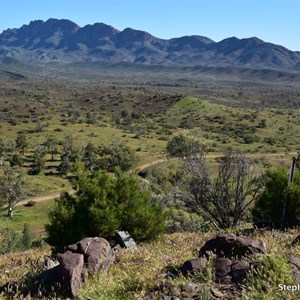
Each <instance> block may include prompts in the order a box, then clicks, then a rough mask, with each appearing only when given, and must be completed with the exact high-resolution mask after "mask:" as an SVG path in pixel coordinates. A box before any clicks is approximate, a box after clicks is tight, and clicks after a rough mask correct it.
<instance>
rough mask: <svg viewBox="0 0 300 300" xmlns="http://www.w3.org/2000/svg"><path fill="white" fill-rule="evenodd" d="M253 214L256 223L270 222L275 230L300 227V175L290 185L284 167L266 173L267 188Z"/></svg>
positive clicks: (256, 204)
mask: <svg viewBox="0 0 300 300" xmlns="http://www.w3.org/2000/svg"><path fill="white" fill-rule="evenodd" d="M252 214H253V217H254V220H255V221H268V222H270V223H272V224H273V226H274V227H275V228H286V227H294V226H299V225H300V173H299V171H296V172H295V178H294V181H293V182H292V183H290V184H288V174H287V170H286V168H284V167H277V168H272V169H269V170H267V171H266V174H265V188H264V190H263V192H262V193H261V194H260V196H259V197H258V199H257V200H256V202H255V205H254V208H253V210H252Z"/></svg>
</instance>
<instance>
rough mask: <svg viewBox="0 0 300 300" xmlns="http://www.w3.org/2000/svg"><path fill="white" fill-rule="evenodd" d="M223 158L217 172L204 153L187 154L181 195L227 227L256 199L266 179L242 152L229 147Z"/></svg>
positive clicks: (179, 195) (195, 207) (243, 213)
mask: <svg viewBox="0 0 300 300" xmlns="http://www.w3.org/2000/svg"><path fill="white" fill-rule="evenodd" d="M219 161H220V162H219V168H218V171H217V174H214V173H213V172H210V170H209V168H208V165H207V163H206V160H205V156H204V155H197V156H192V157H189V158H186V159H185V160H184V166H185V170H186V176H185V180H184V181H183V182H182V185H181V189H180V190H179V191H178V197H179V198H180V199H182V200H183V201H184V203H185V204H186V206H187V207H189V208H192V209H193V210H195V211H197V212H198V213H199V214H201V215H202V216H203V217H204V218H205V219H207V220H209V221H210V222H212V223H213V224H214V225H215V227H217V228H222V229H225V228H230V227H234V226H236V225H237V224H238V222H239V221H241V220H242V218H243V217H244V216H245V213H246V212H247V210H248V208H249V206H250V204H251V203H252V202H253V201H254V200H255V199H256V197H257V195H258V192H259V190H260V188H261V187H262V180H261V177H260V176H258V175H256V174H255V172H257V171H255V169H254V168H253V167H252V166H251V164H250V162H249V160H247V159H246V158H245V157H244V156H243V154H242V153H239V152H234V151H228V152H226V153H225V155H224V156H223V157H221V158H220V159H219Z"/></svg>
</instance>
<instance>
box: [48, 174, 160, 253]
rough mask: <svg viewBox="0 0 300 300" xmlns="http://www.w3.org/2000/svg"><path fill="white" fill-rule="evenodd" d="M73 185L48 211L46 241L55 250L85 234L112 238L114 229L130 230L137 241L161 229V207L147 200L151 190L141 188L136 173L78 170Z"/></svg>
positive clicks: (158, 232) (150, 236) (149, 237)
mask: <svg viewBox="0 0 300 300" xmlns="http://www.w3.org/2000/svg"><path fill="white" fill-rule="evenodd" d="M76 185H77V187H76V190H77V192H76V194H75V195H74V196H73V195H70V194H68V193H64V194H62V195H61V197H60V198H59V199H58V200H57V201H56V206H55V208H54V209H53V210H52V211H51V212H50V213H49V219H50V223H49V224H47V225H46V231H47V233H48V240H47V241H48V243H49V244H50V245H52V246H53V247H54V250H62V248H63V247H64V246H65V245H67V244H70V243H74V242H76V241H78V240H80V239H81V238H83V237H87V236H102V237H104V238H106V239H108V240H113V237H114V235H115V231H116V230H126V231H129V232H130V234H131V235H132V237H133V238H134V239H135V240H136V241H138V242H141V241H147V240H151V239H153V238H156V237H157V236H158V235H159V234H160V233H162V232H164V227H165V225H164V221H165V216H164V212H163V210H162V207H161V206H159V205H153V204H151V203H150V193H149V192H148V191H146V192H144V191H142V189H141V186H140V179H139V178H138V177H136V176H133V175H130V174H126V173H122V172H121V171H120V170H119V169H117V170H116V178H114V177H112V176H111V175H109V174H107V173H106V172H104V171H98V172H95V173H94V174H93V175H92V176H91V177H90V176H88V175H87V173H86V172H85V171H81V172H80V174H79V175H78V180H77V183H76Z"/></svg>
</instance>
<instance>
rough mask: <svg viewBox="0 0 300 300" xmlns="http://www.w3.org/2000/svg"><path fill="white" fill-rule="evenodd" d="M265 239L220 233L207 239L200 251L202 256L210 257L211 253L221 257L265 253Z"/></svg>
mask: <svg viewBox="0 0 300 300" xmlns="http://www.w3.org/2000/svg"><path fill="white" fill-rule="evenodd" d="M265 252H266V244H265V242H264V241H261V240H257V239H253V238H247V237H238V236H236V235H235V234H218V235H217V236H216V237H215V238H213V239H211V240H209V241H207V242H206V243H205V244H204V246H203V247H202V248H201V249H200V251H199V256H200V257H204V256H205V257H209V255H210V253H213V254H216V255H217V256H219V257H227V258H231V257H246V256H247V255H251V254H254V253H265Z"/></svg>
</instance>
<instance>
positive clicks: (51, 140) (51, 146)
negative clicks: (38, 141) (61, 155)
mask: <svg viewBox="0 0 300 300" xmlns="http://www.w3.org/2000/svg"><path fill="white" fill-rule="evenodd" d="M44 146H45V147H46V149H47V153H50V154H51V160H52V161H53V160H54V155H55V154H58V148H57V146H58V140H57V139H56V138H55V137H54V136H52V135H50V136H47V139H46V141H45V143H44Z"/></svg>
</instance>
